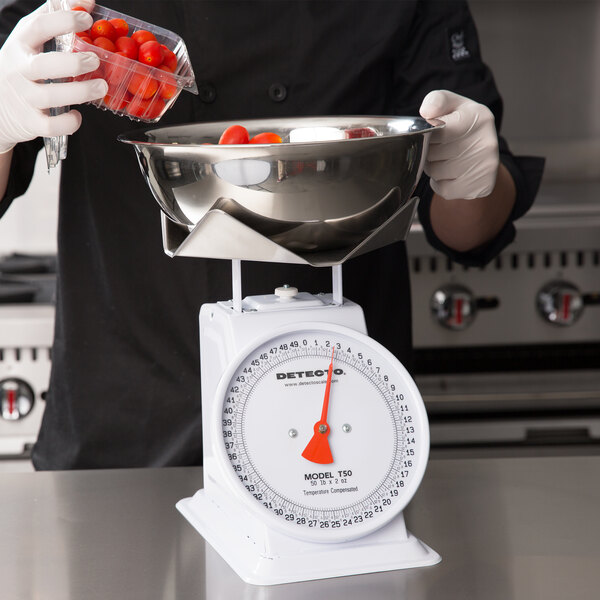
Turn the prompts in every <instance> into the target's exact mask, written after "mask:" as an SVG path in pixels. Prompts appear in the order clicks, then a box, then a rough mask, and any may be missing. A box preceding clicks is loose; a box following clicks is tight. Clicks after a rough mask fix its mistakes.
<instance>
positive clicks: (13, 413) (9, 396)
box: [0, 379, 34, 421]
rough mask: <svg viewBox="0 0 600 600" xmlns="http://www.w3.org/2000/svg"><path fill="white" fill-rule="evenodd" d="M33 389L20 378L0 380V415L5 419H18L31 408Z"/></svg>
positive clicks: (25, 414) (24, 415)
mask: <svg viewBox="0 0 600 600" xmlns="http://www.w3.org/2000/svg"><path fill="white" fill-rule="evenodd" d="M33 400H34V396H33V390H32V389H31V388H30V387H29V386H28V385H27V384H26V383H25V382H24V381H21V380H20V379H4V380H2V381H0V416H1V417H2V418H3V419H5V420H6V421H18V420H19V419H22V418H23V417H26V416H27V415H28V414H29V413H30V412H31V409H32V408H33Z"/></svg>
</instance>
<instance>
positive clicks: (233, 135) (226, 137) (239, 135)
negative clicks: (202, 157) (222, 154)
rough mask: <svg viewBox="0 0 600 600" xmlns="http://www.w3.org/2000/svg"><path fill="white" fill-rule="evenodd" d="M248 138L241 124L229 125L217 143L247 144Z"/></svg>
mask: <svg viewBox="0 0 600 600" xmlns="http://www.w3.org/2000/svg"><path fill="white" fill-rule="evenodd" d="M249 139H250V136H249V135H248V131H247V130H246V128H245V127H242V126H241V125H231V127H228V128H227V129H226V130H225V131H224V132H223V134H222V135H221V138H220V139H219V144H247V143H248V141H249Z"/></svg>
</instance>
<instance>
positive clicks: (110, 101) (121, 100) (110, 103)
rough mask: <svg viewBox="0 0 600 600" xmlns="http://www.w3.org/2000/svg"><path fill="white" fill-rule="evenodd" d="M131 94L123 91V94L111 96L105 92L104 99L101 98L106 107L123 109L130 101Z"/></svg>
mask: <svg viewBox="0 0 600 600" xmlns="http://www.w3.org/2000/svg"><path fill="white" fill-rule="evenodd" d="M130 98H131V96H130V95H129V94H128V93H127V92H125V94H116V95H114V96H111V95H110V94H106V96H104V99H103V100H102V101H103V102H104V104H105V105H106V107H107V108H110V109H111V110H118V111H119V110H123V109H124V108H125V107H126V106H127V105H128V104H129V101H130Z"/></svg>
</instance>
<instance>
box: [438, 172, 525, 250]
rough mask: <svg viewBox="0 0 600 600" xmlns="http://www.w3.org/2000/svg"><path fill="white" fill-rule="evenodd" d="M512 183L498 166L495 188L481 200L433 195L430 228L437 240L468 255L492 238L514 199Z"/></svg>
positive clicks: (515, 193)
mask: <svg viewBox="0 0 600 600" xmlns="http://www.w3.org/2000/svg"><path fill="white" fill-rule="evenodd" d="M516 195H517V192H516V187H515V182H514V181H513V178H512V176H511V174H510V173H509V172H508V169H507V168H506V167H505V166H504V165H503V164H502V163H500V165H499V166H498V175H497V177H496V185H495V186H494V189H493V191H492V193H491V194H489V195H488V196H484V197H483V198H474V199H470V200H466V199H464V198H459V199H453V200H446V198H443V197H442V196H440V195H439V194H435V193H434V194H433V198H432V200H431V208H430V218H431V226H432V228H433V231H434V233H435V235H436V236H437V237H438V238H439V240H440V241H441V242H442V243H444V244H446V246H448V247H449V248H453V249H454V250H456V251H457V252H468V251H470V250H473V249H475V248H478V247H479V246H482V245H484V244H485V243H486V242H488V241H490V240H491V239H493V238H494V237H495V236H496V235H497V234H498V233H499V232H500V230H501V229H502V228H503V227H504V225H505V224H506V222H507V221H508V218H509V216H510V214H511V213H512V210H513V207H514V204H515V199H516Z"/></svg>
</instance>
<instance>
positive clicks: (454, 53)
mask: <svg viewBox="0 0 600 600" xmlns="http://www.w3.org/2000/svg"><path fill="white" fill-rule="evenodd" d="M394 73H395V87H396V90H397V93H396V101H397V103H398V104H397V105H398V110H404V111H406V110H407V107H408V110H411V111H412V113H411V114H418V109H419V106H420V103H421V101H422V100H423V98H424V97H425V96H426V95H427V94H428V93H429V92H430V91H432V90H436V89H446V90H451V91H453V92H455V93H457V94H460V95H462V96H465V97H467V98H470V99H471V100H474V101H476V102H479V103H481V104H484V105H486V106H487V107H488V108H489V109H490V110H491V111H492V113H493V114H494V118H495V122H496V129H497V131H498V132H499V131H500V127H501V124H502V112H503V104H502V98H501V96H500V94H499V92H498V89H497V88H496V84H495V82H494V78H493V75H492V72H491V71H490V69H489V68H488V67H487V66H486V65H485V64H484V62H483V60H482V58H481V52H480V48H479V39H478V35H477V30H476V27H475V23H474V21H473V18H472V16H471V13H470V11H469V8H468V6H467V3H466V2H453V1H448V2H439V1H437V2H431V1H429V0H422V1H421V2H418V3H417V9H416V11H415V15H414V19H413V23H412V28H411V41H410V43H408V44H405V45H404V46H403V50H402V52H401V53H400V55H399V57H398V59H397V61H396V64H395V68H394ZM400 107H402V108H400ZM398 114H401V113H398ZM499 150H500V160H501V162H502V163H503V164H504V165H505V166H506V168H507V169H508V171H509V172H510V174H511V175H512V177H513V180H514V182H515V186H516V190H517V197H516V202H515V206H514V209H513V211H512V213H511V215H510V218H509V219H508V221H507V222H506V223H505V225H504V227H503V228H502V230H501V231H500V232H499V233H498V235H497V236H496V237H495V238H494V239H492V240H490V241H489V242H488V243H486V244H485V245H484V246H481V247H479V248H476V249H474V250H471V251H469V252H456V251H455V250H452V249H451V248H449V247H448V246H446V245H445V244H443V243H442V242H441V241H440V239H439V238H438V237H437V236H436V235H435V233H434V232H433V229H432V227H431V220H430V207H431V199H432V196H433V192H432V190H431V187H430V186H429V179H428V178H427V177H426V176H423V178H422V180H421V181H420V183H419V186H418V187H417V191H416V194H417V195H419V196H420V198H421V201H420V203H419V220H420V221H421V224H422V226H423V229H424V231H425V235H426V237H427V240H428V241H429V243H430V244H431V245H432V246H433V247H434V248H436V249H437V250H440V251H441V252H444V253H445V254H446V255H447V256H449V257H450V258H451V259H452V260H453V261H455V262H458V263H461V264H464V265H467V266H482V265H485V264H486V263H488V262H489V261H490V260H492V259H493V258H494V257H495V256H497V255H498V254H499V253H500V252H501V251H502V250H503V249H504V248H505V247H506V246H507V245H508V244H509V243H510V242H512V241H513V239H514V237H515V227H514V225H513V221H514V220H515V219H517V218H519V217H520V216H522V215H523V214H524V213H525V212H527V210H529V208H530V206H531V205H532V203H533V200H534V198H535V195H536V193H537V190H538V188H539V185H540V181H541V177H542V173H543V169H544V159H542V158H537V157H516V156H513V154H512V153H511V151H510V149H509V147H508V144H507V143H506V141H505V140H504V139H503V138H502V137H501V136H499Z"/></svg>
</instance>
